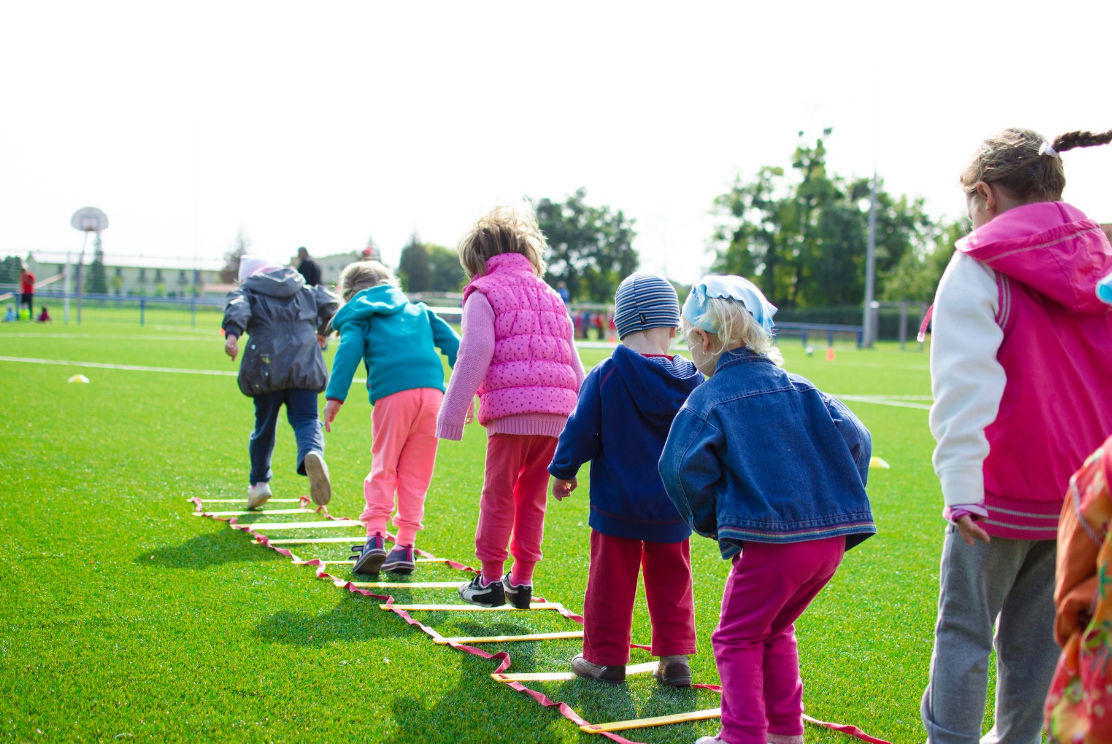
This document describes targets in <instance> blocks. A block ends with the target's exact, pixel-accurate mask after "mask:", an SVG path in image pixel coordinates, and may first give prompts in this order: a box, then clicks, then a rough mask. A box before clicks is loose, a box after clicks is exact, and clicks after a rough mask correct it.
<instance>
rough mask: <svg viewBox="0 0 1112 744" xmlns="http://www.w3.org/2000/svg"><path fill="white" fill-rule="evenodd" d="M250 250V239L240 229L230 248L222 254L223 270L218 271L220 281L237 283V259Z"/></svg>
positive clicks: (245, 232)
mask: <svg viewBox="0 0 1112 744" xmlns="http://www.w3.org/2000/svg"><path fill="white" fill-rule="evenodd" d="M249 250H251V238H250V237H248V235H247V231H245V230H243V229H242V228H241V229H240V231H239V232H237V233H236V240H235V242H234V243H232V247H231V248H229V249H228V250H227V251H226V252H225V253H224V268H222V269H221V270H220V281H222V282H224V284H235V283H236V282H237V281H239V259H241V258H242V257H243V256H244V254H246V253H247V251H249Z"/></svg>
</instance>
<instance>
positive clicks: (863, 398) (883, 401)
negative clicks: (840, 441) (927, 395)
mask: <svg viewBox="0 0 1112 744" xmlns="http://www.w3.org/2000/svg"><path fill="white" fill-rule="evenodd" d="M834 397H835V398H838V399H840V400H849V401H853V402H854V403H875V404H876V405H878V406H894V407H895V408H914V409H915V410H917V411H929V410H930V409H931V407H930V405H928V404H926V403H908V402H906V401H902V400H890V399H888V398H874V397H870V396H867V395H835V396H834Z"/></svg>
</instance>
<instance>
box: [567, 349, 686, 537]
mask: <svg viewBox="0 0 1112 744" xmlns="http://www.w3.org/2000/svg"><path fill="white" fill-rule="evenodd" d="M702 381H703V375H702V374H700V373H699V371H698V370H697V369H695V365H694V364H692V363H691V362H689V361H688V360H686V359H684V358H683V357H679V356H677V357H674V358H673V359H668V357H663V356H661V357H646V356H642V355H641V354H638V353H637V352H635V351H630V350H629V349H628V348H626V347H625V346H620V345H619V346H618V347H617V348H615V349H614V353H613V355H612V356H611V357H610V358H609V359H604V360H603V361H602V362H600V363H599V364H598V366H596V367H595V368H594V369H593V370H591V372H590V374H588V375H587V378H586V379H585V380H584V381H583V387H582V389H581V390H580V391H579V402H578V404H577V405H576V407H575V411H574V412H573V413H572V414H571V417H570V418H569V419H568V424H567V426H566V427H565V428H564V433H563V434H561V435H560V442H559V444H558V445H557V446H556V454H555V455H554V456H553V458H552V464H551V465H549V466H548V472H549V473H551V474H552V475H553V476H554V477H556V478H560V479H561V480H570V479H572V478H574V477H575V476H576V473H578V472H579V468H580V467H582V465H583V464H584V463H585V462H587V461H588V460H589V461H590V462H591V516H590V520H589V523H590V525H591V527H592V528H593V529H595V530H597V531H598V532H601V533H602V534H604V535H610V536H612V537H624V538H628V539H630V540H648V541H650V542H662V543H675V542H681V541H683V540H686V539H687V538H689V537H690V536H691V528H690V527H688V525H687V521H686V520H685V519H684V518H683V517H682V516H680V513H679V512H677V511H676V507H675V506H673V505H672V502H671V501H670V500H669V499H668V495H667V494H666V493H665V492H664V484H663V483H661V482H660V475H659V474H658V473H657V470H656V468H655V467H654V464H655V463H656V462H657V461H658V460H659V459H660V453H661V451H662V450H663V449H664V441H665V440H666V439H667V438H668V429H669V427H670V426H671V425H672V419H674V418H675V416H676V412H677V411H679V410H680V407H681V406H682V405H683V402H684V401H685V400H686V399H687V396H688V395H689V394H690V393H691V391H692V390H694V389H695V388H696V386H698V385H699V383H701V382H702Z"/></svg>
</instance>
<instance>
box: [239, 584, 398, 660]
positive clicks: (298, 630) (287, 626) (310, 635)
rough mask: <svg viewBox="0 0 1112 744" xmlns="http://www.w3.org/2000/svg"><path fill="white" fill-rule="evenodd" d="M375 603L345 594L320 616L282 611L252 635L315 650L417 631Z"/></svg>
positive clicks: (269, 641) (371, 600)
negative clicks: (331, 645) (330, 645)
mask: <svg viewBox="0 0 1112 744" xmlns="http://www.w3.org/2000/svg"><path fill="white" fill-rule="evenodd" d="M378 605H379V603H378V601H376V600H373V599H370V598H368V597H362V596H359V595H356V594H350V593H346V592H345V594H344V596H343V598H342V599H341V600H340V602H339V604H337V605H336V606H335V607H333V608H332V609H331V610H329V611H328V612H326V613H325V614H323V615H311V614H307V613H303V612H291V611H289V610H282V611H281V612H276V613H274V614H273V615H271V616H270V617H268V618H267V619H266V620H264V621H263V622H261V623H259V625H258V627H257V628H255V632H254V633H252V636H253V637H255V638H257V639H259V640H261V641H265V642H266V643H282V644H285V645H288V646H301V647H318V646H327V645H329V644H331V643H337V642H344V641H364V640H367V639H368V638H400V637H402V636H405V635H409V634H412V633H415V632H417V631H416V630H415V629H414V628H410V627H409V626H408V625H406V624H405V623H404V622H402V621H401V620H400V619H399V618H398V617H396V616H395V615H394V614H393V613H391V612H383V611H382V610H380V609H379V608H378Z"/></svg>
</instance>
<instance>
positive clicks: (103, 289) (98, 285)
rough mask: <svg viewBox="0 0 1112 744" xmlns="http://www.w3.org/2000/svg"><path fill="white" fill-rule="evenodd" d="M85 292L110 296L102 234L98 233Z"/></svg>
mask: <svg viewBox="0 0 1112 744" xmlns="http://www.w3.org/2000/svg"><path fill="white" fill-rule="evenodd" d="M85 291H86V292H88V293H89V294H108V279H107V277H106V276H105V274H104V246H103V245H102V244H101V242H100V233H97V237H96V240H95V242H94V243H93V262H92V263H91V264H90V265H89V278H88V279H86V280H85Z"/></svg>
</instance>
